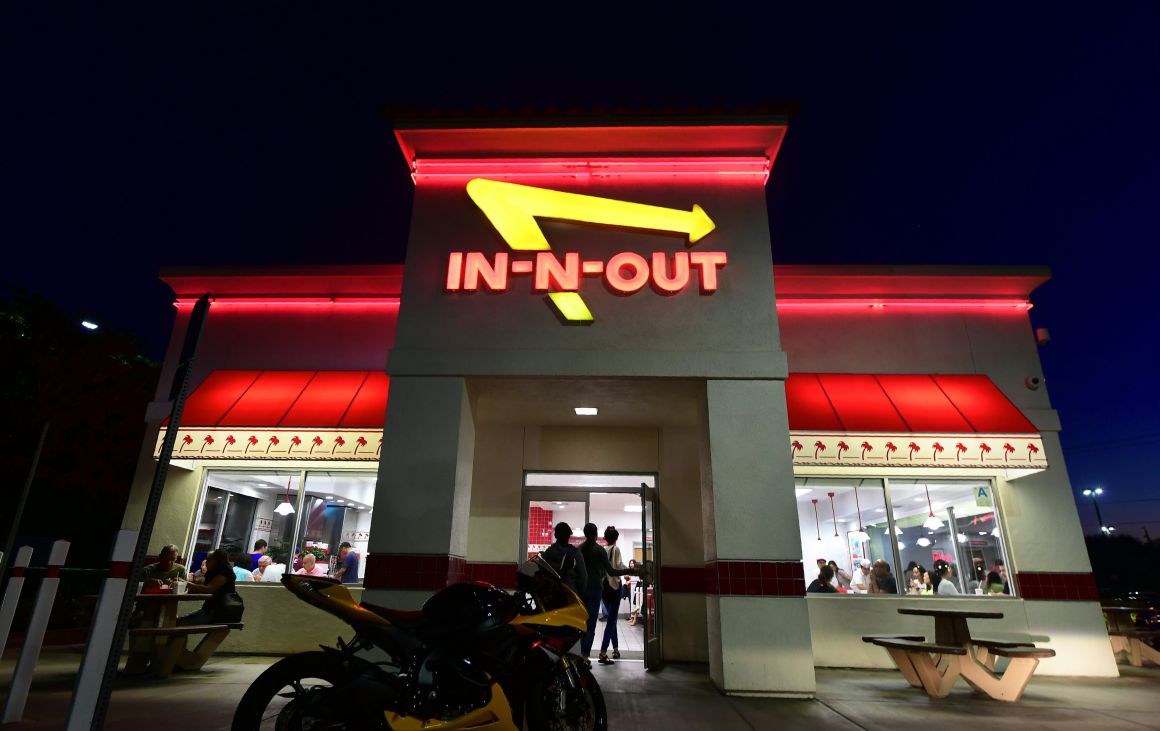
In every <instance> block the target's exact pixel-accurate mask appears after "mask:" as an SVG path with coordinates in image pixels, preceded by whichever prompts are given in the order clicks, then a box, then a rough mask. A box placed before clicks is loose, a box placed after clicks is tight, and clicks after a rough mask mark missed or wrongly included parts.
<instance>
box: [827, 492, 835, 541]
mask: <svg viewBox="0 0 1160 731" xmlns="http://www.w3.org/2000/svg"><path fill="white" fill-rule="evenodd" d="M826 494H827V495H829V496H830V517H831V518H833V519H834V522H833V526H834V538H837V537H838V512H837V511H836V510H834V493H832V492H827V493H826Z"/></svg>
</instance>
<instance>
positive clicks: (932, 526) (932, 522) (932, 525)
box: [922, 485, 943, 530]
mask: <svg viewBox="0 0 1160 731" xmlns="http://www.w3.org/2000/svg"><path fill="white" fill-rule="evenodd" d="M922 489H924V490H926V507H927V509H928V510H930V516H929V517H928V518H927V519H926V520H924V521H923V522H922V527H923V528H926V529H927V530H938V529H939V528H942V527H943V522H942V521H941V520H939V519H938V518H936V517H934V506H932V505H931V504H930V485H923V486H922Z"/></svg>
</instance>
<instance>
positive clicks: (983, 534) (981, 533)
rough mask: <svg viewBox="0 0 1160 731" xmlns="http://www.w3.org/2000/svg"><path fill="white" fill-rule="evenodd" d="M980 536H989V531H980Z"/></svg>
mask: <svg viewBox="0 0 1160 731" xmlns="http://www.w3.org/2000/svg"><path fill="white" fill-rule="evenodd" d="M979 535H981V536H985V535H987V531H985V530H981V531H979Z"/></svg>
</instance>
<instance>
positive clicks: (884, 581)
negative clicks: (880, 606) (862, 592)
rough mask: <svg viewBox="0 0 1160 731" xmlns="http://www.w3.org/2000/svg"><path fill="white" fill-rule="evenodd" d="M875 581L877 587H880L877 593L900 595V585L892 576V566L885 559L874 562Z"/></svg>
mask: <svg viewBox="0 0 1160 731" xmlns="http://www.w3.org/2000/svg"><path fill="white" fill-rule="evenodd" d="M874 579H875V585H876V586H877V587H878V591H877V592H875V593H877V594H898V583H897V582H895V581H894V577H893V576H892V575H891V574H890V564H888V563H886V560H885V559H882V558H880V559H878V560H877V561H875V562H874Z"/></svg>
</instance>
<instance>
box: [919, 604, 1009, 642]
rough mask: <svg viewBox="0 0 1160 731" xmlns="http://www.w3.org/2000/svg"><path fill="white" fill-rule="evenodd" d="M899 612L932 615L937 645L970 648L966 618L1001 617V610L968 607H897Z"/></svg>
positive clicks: (969, 633) (969, 632) (922, 615)
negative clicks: (978, 609)
mask: <svg viewBox="0 0 1160 731" xmlns="http://www.w3.org/2000/svg"><path fill="white" fill-rule="evenodd" d="M898 613H899V614H909V615H913V616H918V617H934V641H935V644H938V645H951V646H955V647H965V648H967V650H968V651H970V650H971V630H970V628H969V627H967V620H968V619H1002V618H1003V613H1002V612H979V611H972V610H969V609H938V608H934V607H932V608H930V609H925V608H924V609H907V608H903V609H899V610H898Z"/></svg>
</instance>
